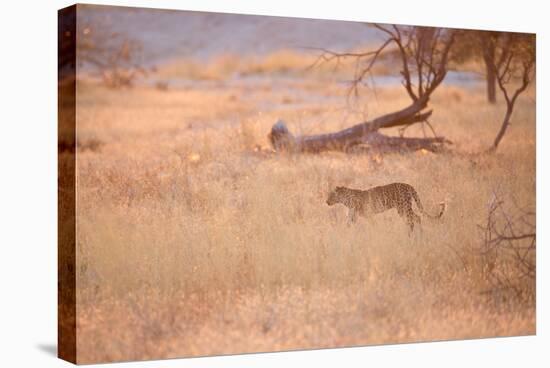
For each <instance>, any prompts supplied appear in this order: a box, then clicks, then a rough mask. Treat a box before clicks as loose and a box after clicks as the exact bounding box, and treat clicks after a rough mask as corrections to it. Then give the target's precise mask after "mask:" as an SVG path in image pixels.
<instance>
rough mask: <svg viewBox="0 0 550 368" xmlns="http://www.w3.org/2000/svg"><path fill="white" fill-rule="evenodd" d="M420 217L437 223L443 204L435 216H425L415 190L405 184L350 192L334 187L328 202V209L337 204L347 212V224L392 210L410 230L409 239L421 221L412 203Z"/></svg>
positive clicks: (442, 203) (426, 214) (442, 211)
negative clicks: (395, 210)
mask: <svg viewBox="0 0 550 368" xmlns="http://www.w3.org/2000/svg"><path fill="white" fill-rule="evenodd" d="M413 200H414V202H415V203H416V207H417V208H418V210H419V211H420V213H421V214H422V215H424V216H425V217H428V218H431V219H439V218H441V216H443V213H444V212H445V208H446V205H445V202H440V203H439V206H440V208H439V212H438V213H437V214H435V215H432V214H430V213H427V212H426V211H425V210H424V207H423V206H422V203H421V202H420V198H419V197H418V193H417V192H416V189H414V187H413V186H412V185H410V184H406V183H391V184H387V185H381V186H376V187H373V188H370V189H367V190H360V189H351V188H346V187H342V186H337V187H336V188H335V189H334V190H332V191H331V192H330V193H329V195H328V198H327V201H326V203H327V205H329V206H333V205H335V204H337V203H340V204H343V205H344V206H346V207H347V208H348V224H353V223H355V222H356V221H357V216H358V215H360V216H363V217H366V218H368V217H370V216H371V215H375V214H379V213H382V212H384V211H387V210H390V209H392V208H395V209H397V213H398V214H399V216H400V217H401V218H403V219H404V220H405V223H406V225H408V228H409V235H410V234H411V233H412V232H413V231H414V228H415V225H421V218H420V216H418V215H417V214H416V213H415V212H414V210H413V208H412V201H413Z"/></svg>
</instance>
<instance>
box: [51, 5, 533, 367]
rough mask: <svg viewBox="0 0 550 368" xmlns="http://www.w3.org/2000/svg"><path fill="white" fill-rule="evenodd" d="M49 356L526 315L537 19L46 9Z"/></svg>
mask: <svg viewBox="0 0 550 368" xmlns="http://www.w3.org/2000/svg"><path fill="white" fill-rule="evenodd" d="M58 36H59V43H58V47H59V64H58V66H59V78H58V91H59V144H58V152H59V173H58V174H59V188H58V189H59V190H58V194H59V267H58V272H59V290H58V292H59V310H58V314H59V356H60V357H61V358H63V359H66V360H68V361H71V362H74V363H100V362H114V361H129V360H145V359H161V358H174V357H195V356H205V355H219V354H238V353H252V352H271V351H286V350H296V349H319V348H333V347H347V346H364V345H374V344H376V345H379V344H395V343H405V342H407V343H408V342H426V341H438V340H451V339H472V338H486V337H497V336H516V335H532V334H535V332H536V329H535V301H536V288H535V275H536V266H535V257H536V228H535V173H536V166H535V161H536V160H535V158H536V155H535V151H536V150H535V105H536V95H535V90H536V84H535V83H536V80H535V79H536V78H535V72H536V57H535V56H536V50H535V35H534V34H524V33H511V32H505V31H502V30H495V31H480V30H464V29H450V28H442V27H425V26H424V27H420V26H408V25H392V24H369V23H362V22H346V21H338V20H316V19H299V18H284V17H271V16H256V15H239V14H218V13H206V12H188V11H172V10H155V9H141V8H127V7H110V6H95V5H75V6H71V7H68V8H65V9H62V10H60V11H59V32H58Z"/></svg>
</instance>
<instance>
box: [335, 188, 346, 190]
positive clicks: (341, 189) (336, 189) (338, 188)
mask: <svg viewBox="0 0 550 368" xmlns="http://www.w3.org/2000/svg"><path fill="white" fill-rule="evenodd" d="M342 189H344V187H336V190H342Z"/></svg>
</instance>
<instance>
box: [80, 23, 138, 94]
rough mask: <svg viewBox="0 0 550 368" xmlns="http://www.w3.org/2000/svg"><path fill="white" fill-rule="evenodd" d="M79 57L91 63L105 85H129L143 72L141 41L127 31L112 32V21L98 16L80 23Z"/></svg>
mask: <svg viewBox="0 0 550 368" xmlns="http://www.w3.org/2000/svg"><path fill="white" fill-rule="evenodd" d="M77 26H78V27H77V35H78V43H77V60H78V62H79V63H80V64H82V65H89V66H92V67H93V68H94V69H95V71H96V72H97V73H98V74H99V76H100V77H101V78H102V80H103V82H104V83H105V85H107V86H108V87H112V88H118V87H124V86H125V87H129V86H131V85H132V83H133V81H134V79H135V78H136V77H137V76H138V75H140V74H146V71H145V69H144V68H143V67H141V66H140V57H141V51H142V48H141V44H140V43H139V42H138V41H136V40H133V39H131V38H130V37H128V36H127V35H125V34H122V33H119V32H114V31H112V27H111V26H110V25H109V24H103V23H101V22H100V21H99V20H97V19H95V20H94V21H93V22H92V21H90V22H79V23H78V24H77Z"/></svg>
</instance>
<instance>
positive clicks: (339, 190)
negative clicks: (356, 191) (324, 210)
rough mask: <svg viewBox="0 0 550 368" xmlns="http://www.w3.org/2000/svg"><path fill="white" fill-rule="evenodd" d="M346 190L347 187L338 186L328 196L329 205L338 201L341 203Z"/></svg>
mask: <svg viewBox="0 0 550 368" xmlns="http://www.w3.org/2000/svg"><path fill="white" fill-rule="evenodd" d="M345 190H346V188H344V187H336V188H335V189H334V190H333V191H332V192H330V193H329V195H328V198H327V204H328V205H329V206H332V205H334V204H336V203H339V202H340V200H341V198H342V195H343V194H344V192H345Z"/></svg>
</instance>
